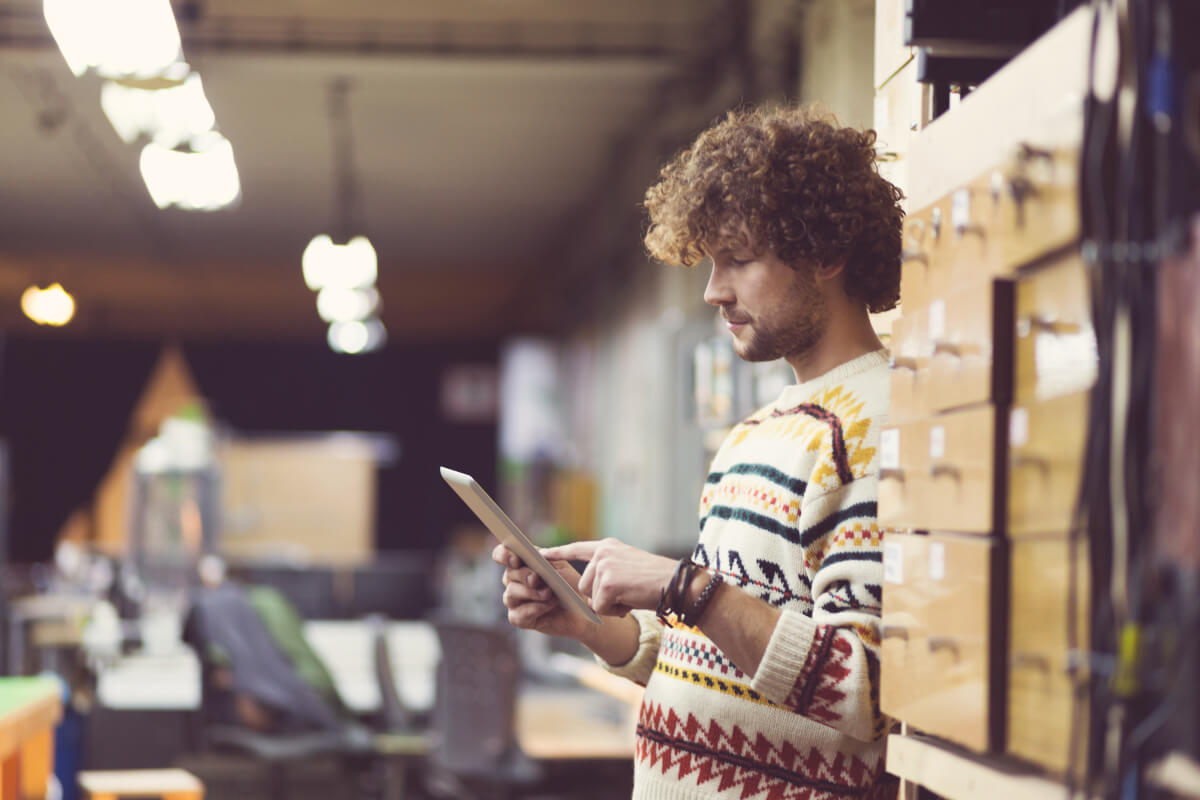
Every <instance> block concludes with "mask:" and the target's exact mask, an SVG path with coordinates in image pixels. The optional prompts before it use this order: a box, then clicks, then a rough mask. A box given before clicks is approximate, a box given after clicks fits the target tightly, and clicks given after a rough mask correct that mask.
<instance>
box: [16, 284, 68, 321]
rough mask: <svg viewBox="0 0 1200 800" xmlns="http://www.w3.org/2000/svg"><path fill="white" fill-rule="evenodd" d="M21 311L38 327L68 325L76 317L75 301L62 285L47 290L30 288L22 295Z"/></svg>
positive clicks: (52, 286) (35, 287) (53, 285)
mask: <svg viewBox="0 0 1200 800" xmlns="http://www.w3.org/2000/svg"><path fill="white" fill-rule="evenodd" d="M21 310H22V311H24V312H25V316H27V317H29V318H30V319H31V320H33V321H34V322H36V323H37V324H38V325H53V326H55V327H59V326H62V325H66V324H67V323H68V322H70V321H71V317H73V316H75V300H74V298H72V297H71V295H69V294H67V291H66V290H65V289H63V287H62V284H58V283H55V284H51V285H50V286H49V287H48V288H46V289H39V288H38V287H37V286H30V287H29V288H28V289H26V290H25V291H24V292H23V293H22V294H21Z"/></svg>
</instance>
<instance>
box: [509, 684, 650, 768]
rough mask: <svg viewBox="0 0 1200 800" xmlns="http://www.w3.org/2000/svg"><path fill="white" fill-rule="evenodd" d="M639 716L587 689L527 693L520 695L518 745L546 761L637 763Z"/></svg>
mask: <svg viewBox="0 0 1200 800" xmlns="http://www.w3.org/2000/svg"><path fill="white" fill-rule="evenodd" d="M636 715H637V708H636V707H631V706H628V705H626V704H625V703H622V702H621V701H619V700H616V699H614V698H612V697H608V696H606V695H603V694H600V693H598V692H596V691H595V690H593V689H588V688H586V687H573V688H566V689H548V688H543V687H532V686H531V687H526V688H525V689H523V690H522V691H521V692H520V693H519V694H518V695H517V720H516V729H517V741H519V742H520V743H521V749H522V750H524V751H525V754H526V755H528V756H529V757H531V758H536V759H541V760H545V761H554V760H562V759H589V760H624V761H631V760H632V759H633V748H634V740H635V734H636Z"/></svg>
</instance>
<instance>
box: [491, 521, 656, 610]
mask: <svg viewBox="0 0 1200 800" xmlns="http://www.w3.org/2000/svg"><path fill="white" fill-rule="evenodd" d="M541 552H542V555H544V556H545V557H546V558H547V559H549V560H550V562H551V563H555V562H559V561H566V560H570V561H586V562H588V565H587V568H586V569H584V571H583V575H582V576H581V577H580V579H579V593H580V594H582V595H584V596H585V597H588V598H590V599H591V603H592V608H593V609H595V611H596V613H597V614H607V615H609V616H623V615H625V614H626V613H628V612H629V610H630V609H634V608H647V609H653V608H657V607H658V600H659V596H660V594H661V593H662V590H663V587H664V586H666V585H667V582H668V581H670V580H671V576H672V575H673V574H674V573H675V567H676V565H677V562H676V561H675V560H673V559H670V558H666V557H664V556H656V555H654V554H653V553H647V552H646V551H645V550H639V549H637V548H636V547H632V546H630V545H627V544H625V543H624V542H621V541H619V540H617V539H604V540H601V541H584V542H572V543H571V544H564V545H562V546H560V547H550V548H545V549H543V550H542V551H541ZM556 566H557V565H556ZM571 571H572V572H574V570H571ZM510 617H511V614H510Z"/></svg>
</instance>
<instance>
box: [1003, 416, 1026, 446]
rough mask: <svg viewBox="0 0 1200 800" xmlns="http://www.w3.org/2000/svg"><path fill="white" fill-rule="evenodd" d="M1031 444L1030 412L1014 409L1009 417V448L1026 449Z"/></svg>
mask: <svg viewBox="0 0 1200 800" xmlns="http://www.w3.org/2000/svg"><path fill="white" fill-rule="evenodd" d="M1028 443H1029V411H1028V410H1027V409H1024V408H1014V409H1013V410H1012V413H1011V414H1009V415H1008V444H1009V447H1024V446H1025V445H1026V444H1028Z"/></svg>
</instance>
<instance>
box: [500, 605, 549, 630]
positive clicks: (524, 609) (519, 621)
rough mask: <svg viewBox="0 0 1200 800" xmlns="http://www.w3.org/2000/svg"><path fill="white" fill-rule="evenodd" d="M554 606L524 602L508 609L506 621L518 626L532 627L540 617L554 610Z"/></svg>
mask: <svg viewBox="0 0 1200 800" xmlns="http://www.w3.org/2000/svg"><path fill="white" fill-rule="evenodd" d="M555 608H556V606H553V605H549V604H547V603H524V604H522V605H520V606H518V607H517V608H510V609H509V610H508V621H509V623H511V624H512V625H515V626H516V627H518V628H534V627H536V626H537V624H538V623H539V622H540V621H541V619H542V617H544V616H546V615H547V614H549V613H550V612H552V611H554V610H555Z"/></svg>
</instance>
